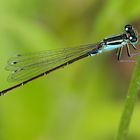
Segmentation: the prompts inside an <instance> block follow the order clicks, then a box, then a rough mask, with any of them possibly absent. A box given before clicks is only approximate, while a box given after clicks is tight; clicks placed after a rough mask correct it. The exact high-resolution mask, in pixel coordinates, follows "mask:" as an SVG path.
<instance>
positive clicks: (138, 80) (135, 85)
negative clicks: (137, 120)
mask: <svg viewBox="0 0 140 140" xmlns="http://www.w3.org/2000/svg"><path fill="white" fill-rule="evenodd" d="M139 87H140V57H138V61H137V63H136V67H135V69H134V73H133V76H132V80H131V82H130V86H129V89H128V95H127V98H126V103H125V107H124V111H123V114H122V117H121V121H120V126H119V130H118V133H117V137H116V140H126V139H127V135H128V129H129V124H130V121H131V118H132V114H133V110H134V106H135V102H136V99H137V95H138V91H139Z"/></svg>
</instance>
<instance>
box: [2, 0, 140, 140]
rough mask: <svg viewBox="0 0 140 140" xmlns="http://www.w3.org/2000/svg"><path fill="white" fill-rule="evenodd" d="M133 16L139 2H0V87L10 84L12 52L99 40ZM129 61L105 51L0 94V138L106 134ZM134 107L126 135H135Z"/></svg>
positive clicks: (107, 138)
mask: <svg viewBox="0 0 140 140" xmlns="http://www.w3.org/2000/svg"><path fill="white" fill-rule="evenodd" d="M139 19H140V1H139V0H133V1H132V2H129V1H127V0H117V1H114V0H30V1H29V0H0V47H1V49H0V50H1V51H0V68H1V69H0V73H1V75H0V89H1V90H2V89H5V88H7V87H9V86H11V85H13V84H14V83H8V82H7V81H6V77H7V76H8V74H9V73H8V72H7V71H5V70H4V67H5V65H6V63H7V60H8V59H9V58H10V57H12V56H13V55H15V54H17V53H28V52H35V51H42V50H50V49H55V48H62V47H70V46H77V45H81V44H86V43H91V42H98V41H100V40H101V39H102V38H104V37H105V36H110V35H111V34H116V33H121V32H122V31H123V26H124V25H125V24H127V23H132V24H133V25H134V26H136V27H137V28H138V29H139V28H140V27H139V24H140V21H139ZM133 65H134V64H132V63H118V62H117V61H116V57H115V55H114V53H113V52H112V53H111V52H110V53H106V54H102V55H99V56H96V57H91V58H86V59H83V60H81V61H79V62H76V63H74V64H72V65H70V66H67V67H65V68H64V69H60V70H58V71H56V72H53V73H51V74H49V75H48V76H46V77H42V78H40V79H38V80H35V81H33V82H31V83H30V84H27V85H25V86H23V87H21V88H18V89H16V90H13V91H11V92H10V93H9V94H7V95H6V96H4V97H0V140H11V139H12V140H19V139H20V140H25V139H26V140H112V139H113V138H114V137H115V135H116V132H117V128H118V124H119V120H120V116H121V112H122V109H123V105H124V99H125V97H126V93H127V88H128V85H129V81H130V77H131V73H132V69H133ZM139 110H140V105H139V103H137V104H136V108H135V111H134V115H133V118H132V122H131V126H130V131H129V139H130V140H131V139H132V140H139V139H140V134H139V130H140V125H139V118H140V111H139Z"/></svg>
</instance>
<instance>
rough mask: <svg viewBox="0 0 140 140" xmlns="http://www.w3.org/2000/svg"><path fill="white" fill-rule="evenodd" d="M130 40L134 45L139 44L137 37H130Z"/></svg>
mask: <svg viewBox="0 0 140 140" xmlns="http://www.w3.org/2000/svg"><path fill="white" fill-rule="evenodd" d="M129 40H130V41H131V42H132V43H136V42H137V37H136V36H130V37H129Z"/></svg>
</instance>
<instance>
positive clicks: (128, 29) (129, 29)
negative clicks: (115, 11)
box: [125, 24, 132, 32]
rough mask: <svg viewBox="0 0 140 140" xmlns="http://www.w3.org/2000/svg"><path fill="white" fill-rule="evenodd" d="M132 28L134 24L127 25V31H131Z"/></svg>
mask: <svg viewBox="0 0 140 140" xmlns="http://www.w3.org/2000/svg"><path fill="white" fill-rule="evenodd" d="M131 30H132V25H129V24H128V25H125V31H126V32H130V31H131Z"/></svg>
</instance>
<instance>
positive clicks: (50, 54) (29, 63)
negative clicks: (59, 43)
mask: <svg viewBox="0 0 140 140" xmlns="http://www.w3.org/2000/svg"><path fill="white" fill-rule="evenodd" d="M137 42H138V36H137V34H136V32H135V30H134V28H133V26H132V25H126V26H125V27H124V32H123V33H122V34H119V35H115V36H112V37H109V38H105V39H103V40H102V41H101V42H99V43H95V44H88V45H83V46H79V47H75V48H74V47H73V48H64V49H58V50H50V51H42V52H37V53H30V54H23V55H22V54H21V55H17V56H15V57H13V58H11V59H10V60H9V61H8V64H7V66H6V70H8V71H10V72H11V73H10V75H9V77H8V81H10V82H20V81H22V82H20V83H19V84H17V85H14V86H12V87H10V88H7V89H4V90H3V91H0V95H4V94H5V93H7V92H8V91H11V90H13V89H15V88H17V87H20V86H22V85H24V84H26V83H28V82H30V81H32V80H34V79H37V78H39V77H41V76H43V75H47V74H48V73H50V72H52V71H54V70H57V69H59V68H61V67H64V66H66V65H68V64H71V63H73V62H75V61H77V60H79V59H82V58H85V57H87V56H95V55H97V54H100V53H103V52H106V51H111V50H114V49H116V53H117V57H118V60H120V58H121V54H122V50H123V47H126V48H127V54H128V56H131V53H130V46H132V47H133V48H134V49H136V47H135V44H137Z"/></svg>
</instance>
